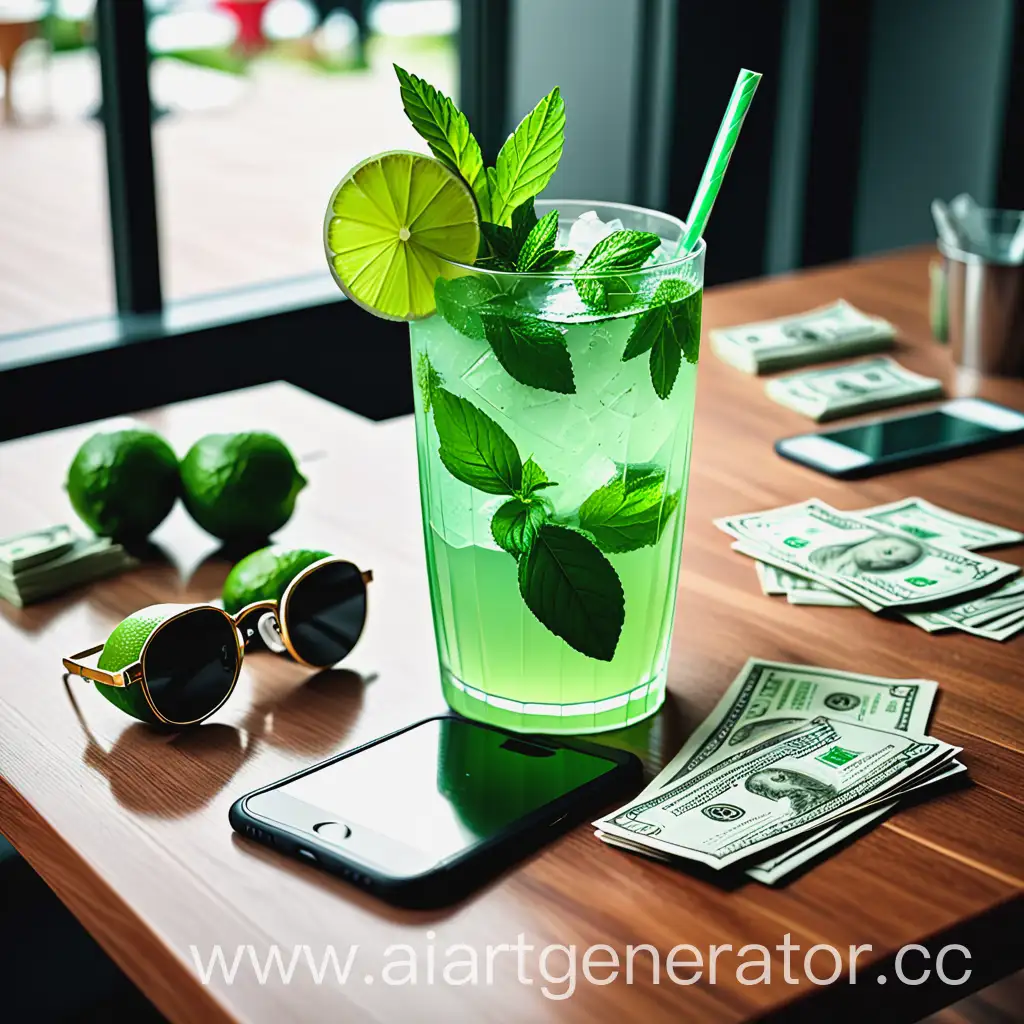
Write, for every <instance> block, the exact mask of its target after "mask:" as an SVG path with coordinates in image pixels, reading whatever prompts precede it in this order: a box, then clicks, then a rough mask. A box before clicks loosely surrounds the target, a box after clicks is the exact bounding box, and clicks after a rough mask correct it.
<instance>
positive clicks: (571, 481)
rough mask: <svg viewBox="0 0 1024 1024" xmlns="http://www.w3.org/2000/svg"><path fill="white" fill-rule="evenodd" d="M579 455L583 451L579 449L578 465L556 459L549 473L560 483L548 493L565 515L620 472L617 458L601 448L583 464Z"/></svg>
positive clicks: (574, 509)
mask: <svg viewBox="0 0 1024 1024" xmlns="http://www.w3.org/2000/svg"><path fill="white" fill-rule="evenodd" d="M567 454H568V453H567ZM580 459H581V455H580V453H579V452H576V453H574V461H575V465H572V466H570V465H564V466H563V465H559V464H558V462H557V461H556V462H555V463H554V464H553V465H552V467H551V471H549V474H548V475H549V476H550V477H551V478H552V479H554V480H557V481H558V483H559V486H558V487H553V488H551V490H550V491H548V492H547V496H548V498H550V500H551V501H552V502H553V504H554V506H555V510H556V511H557V512H559V513H561V514H562V515H567V514H572V513H573V512H575V511H576V510H577V509H579V507H580V505H582V504H583V502H584V501H586V500H587V498H589V497H590V495H591V494H593V493H594V491H596V490H597V489H598V488H599V487H602V486H604V484H606V483H608V481H609V480H611V479H612V477H613V476H615V474H616V472H617V470H616V467H615V460H614V459H611V458H609V457H608V456H607V455H604V454H602V453H601V452H594V453H593V454H592V455H590V456H589V457H585V461H583V463H582V465H581V464H580ZM546 468H547V467H546V466H545V469H546Z"/></svg>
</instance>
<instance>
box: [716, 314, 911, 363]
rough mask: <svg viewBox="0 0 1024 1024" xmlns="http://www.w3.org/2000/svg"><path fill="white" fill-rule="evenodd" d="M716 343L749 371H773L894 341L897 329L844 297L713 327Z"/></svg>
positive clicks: (725, 357) (878, 347) (874, 349)
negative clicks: (774, 316) (809, 307)
mask: <svg viewBox="0 0 1024 1024" xmlns="http://www.w3.org/2000/svg"><path fill="white" fill-rule="evenodd" d="M709 336H710V339H711V347H712V348H713V349H714V350H715V353H716V354H717V355H718V357H719V358H720V359H722V360H723V361H724V362H727V363H729V364H730V365H732V366H735V367H736V368H737V369H740V370H743V371H744V372H745V373H755V374H759V373H772V372H774V371H776V370H788V369H791V368H793V367H796V366H808V365H810V364H811V363H823V362H828V361H829V360H832V359H840V358H842V357H844V356H854V355H863V354H864V353H867V352H878V351H880V350H882V349H885V348H889V347H891V346H892V342H893V339H894V338H895V336H896V330H895V328H894V327H893V325H892V324H891V323H889V322H888V321H887V320H883V319H882V318H881V317H877V316H869V315H868V314H867V313H862V312H861V311H860V310H859V309H856V308H854V307H853V306H851V305H850V304H849V303H848V302H846V301H845V300H843V299H839V300H838V301H837V302H834V303H832V304H831V305H830V306H823V307H821V308H820V309H812V310H811V311H810V312H807V313H799V314H797V315H794V316H785V317H780V318H779V319H777V320H766V321H764V322H762V323H756V324H743V325H741V326H739V327H727V328H723V329H721V330H713V331H711V332H710V335H709Z"/></svg>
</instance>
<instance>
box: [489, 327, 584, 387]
mask: <svg viewBox="0 0 1024 1024" xmlns="http://www.w3.org/2000/svg"><path fill="white" fill-rule="evenodd" d="M484 333H485V334H486V335H487V341H488V344H489V345H490V346H491V348H492V349H493V350H494V354H495V355H496V356H497V357H498V362H499V363H501V365H502V366H503V367H505V369H506V370H507V371H508V373H509V376H511V377H514V378H515V379H516V380H517V381H519V383H520V384H526V385H527V386H529V387H531V388H542V389H543V390H545V391H557V392H558V393H559V394H563V395H572V394H575V393H576V382H575V380H574V379H573V375H572V361H571V360H570V358H569V350H568V349H567V348H566V347H565V338H564V337H563V335H564V330H563V329H562V328H560V327H559V326H558V325H557V324H552V323H548V322H547V321H546V320H539V319H537V318H536V317H526V316H521V317H516V316H503V315H500V314H497V313H490V314H489V315H487V316H486V317H484Z"/></svg>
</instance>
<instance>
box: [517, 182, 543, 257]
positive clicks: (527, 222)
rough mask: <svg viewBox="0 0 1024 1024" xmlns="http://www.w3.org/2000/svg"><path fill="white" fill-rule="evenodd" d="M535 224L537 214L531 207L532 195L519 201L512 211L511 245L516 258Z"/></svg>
mask: <svg viewBox="0 0 1024 1024" xmlns="http://www.w3.org/2000/svg"><path fill="white" fill-rule="evenodd" d="M536 224H537V214H536V212H535V211H534V209H533V197H532V196H531V197H530V198H529V199H527V200H526V202H525V203H521V204H520V205H519V206H517V207H516V208H515V209H514V210H513V211H512V245H513V246H514V247H515V251H516V259H517V260H518V258H519V253H520V252H521V251H522V248H523V243H524V242H525V241H526V239H527V237H528V236H529V234H530V232H531V231H532V230H533V229H534V227H535V226H536Z"/></svg>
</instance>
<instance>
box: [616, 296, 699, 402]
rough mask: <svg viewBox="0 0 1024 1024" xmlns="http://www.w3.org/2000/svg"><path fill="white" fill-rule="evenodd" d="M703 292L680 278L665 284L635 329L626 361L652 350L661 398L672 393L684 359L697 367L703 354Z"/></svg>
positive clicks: (624, 356) (653, 375)
mask: <svg viewBox="0 0 1024 1024" xmlns="http://www.w3.org/2000/svg"><path fill="white" fill-rule="evenodd" d="M701 296H702V292H701V291H700V290H699V289H695V288H694V287H693V285H691V284H689V283H688V282H686V281H681V280H679V279H678V278H674V277H669V278H666V279H665V280H663V281H662V282H661V283H660V284H659V285H658V288H657V290H656V291H655V293H654V296H653V298H652V300H651V302H652V307H651V308H650V309H649V310H648V311H647V312H646V313H644V314H642V315H641V316H639V317H638V318H637V320H636V323H635V324H634V325H633V330H632V331H631V332H630V335H629V338H628V339H627V341H626V348H625V350H624V351H623V353H622V360H623V362H626V361H627V360H630V359H634V358H636V356H638V355H641V354H643V353H644V352H647V351H648V350H650V353H651V383H652V384H653V385H654V390H655V392H657V395H658V397H659V398H662V399H665V398H668V396H669V395H670V394H671V393H672V388H673V386H674V385H675V381H676V377H677V375H678V374H679V366H680V362H681V359H680V356H685V357H686V361H687V362H688V363H696V362H697V357H698V355H699V354H700V314H701Z"/></svg>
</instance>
